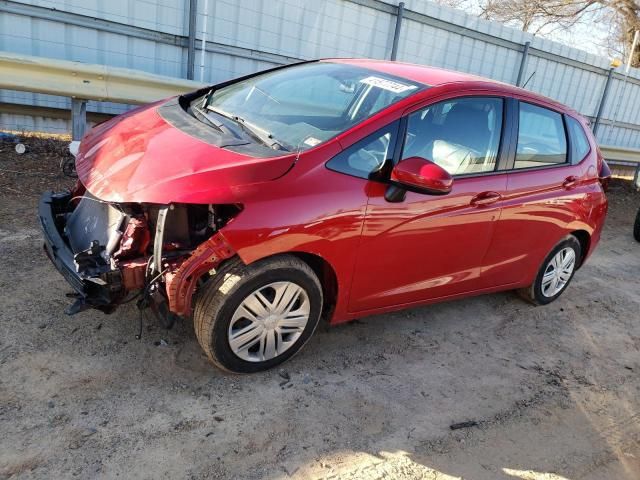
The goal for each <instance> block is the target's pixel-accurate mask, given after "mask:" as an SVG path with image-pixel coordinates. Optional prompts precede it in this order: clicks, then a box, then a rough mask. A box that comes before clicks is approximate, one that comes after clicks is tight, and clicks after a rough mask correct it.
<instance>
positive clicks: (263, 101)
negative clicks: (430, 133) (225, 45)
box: [192, 62, 425, 151]
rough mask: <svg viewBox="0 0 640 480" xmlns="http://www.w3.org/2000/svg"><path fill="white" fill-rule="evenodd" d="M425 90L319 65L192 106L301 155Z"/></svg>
mask: <svg viewBox="0 0 640 480" xmlns="http://www.w3.org/2000/svg"><path fill="white" fill-rule="evenodd" d="M424 87H425V86H424V85H422V84H419V83H415V82H411V81H409V80H406V79H403V78H397V77H394V76H391V75H386V74H384V73H380V72H377V71H374V70H368V69H366V68H361V67H355V66H353V65H346V64H340V63H328V62H314V63H306V64H302V65H298V66H294V67H290V68H284V69H280V70H276V71H273V72H267V73H264V74H262V75H258V76H255V77H252V78H249V79H247V80H242V81H240V82H236V83H233V84H231V85H228V86H226V87H222V88H220V89H217V90H211V91H210V92H209V93H207V94H206V95H205V96H204V97H200V98H199V99H196V100H195V101H194V102H193V104H192V105H193V106H195V107H197V108H198V109H200V110H202V111H203V112H206V113H207V117H208V118H209V119H211V118H212V117H215V118H216V120H218V121H220V122H224V121H227V122H229V121H232V122H234V123H236V124H238V125H239V126H240V127H242V129H243V130H245V131H246V133H247V134H248V136H250V137H253V138H254V139H255V140H256V141H259V142H261V143H264V144H265V145H268V146H270V147H271V148H274V149H278V150H288V151H301V150H306V149H308V148H311V147H314V146H316V145H318V144H320V143H322V142H324V141H326V140H328V139H329V138H332V137H334V136H336V135H337V134H339V133H341V132H344V131H345V130H347V129H348V128H350V127H352V126H353V125H355V124H357V123H359V122H361V121H362V120H364V119H366V118H367V117H370V116H371V115H373V114H374V113H376V112H378V111H380V110H382V109H383V108H385V107H387V106H389V105H391V104H392V103H394V102H397V101H398V100H400V99H402V98H405V97H407V96H409V95H411V94H413V93H415V92H416V91H418V90H420V89H423V88H424Z"/></svg>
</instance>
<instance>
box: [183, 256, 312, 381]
mask: <svg viewBox="0 0 640 480" xmlns="http://www.w3.org/2000/svg"><path fill="white" fill-rule="evenodd" d="M322 300H323V299H322V288H321V286H320V282H319V280H318V277H317V276H316V275H315V273H314V272H313V270H312V269H311V267H309V265H307V264H306V263H305V262H303V261H302V260H300V259H299V258H297V257H295V256H293V255H280V256H278V257H273V258H269V259H265V260H260V261H258V262H255V263H252V264H250V265H244V264H243V263H242V262H241V261H240V260H238V259H234V260H231V261H230V262H228V263H227V264H225V265H223V266H222V268H221V269H220V270H219V271H217V272H216V273H215V274H214V276H213V277H212V278H211V279H210V280H209V281H208V282H207V284H206V285H205V286H204V288H203V291H202V292H201V294H200V295H198V298H197V299H196V305H195V310H194V327H195V331H196V336H197V338H198V342H199V343H200V345H201V346H202V348H203V349H204V351H205V353H206V354H207V356H208V357H209V359H210V360H211V361H212V362H213V363H214V364H215V365H216V366H218V367H220V368H222V369H224V370H227V371H230V372H234V373H252V372H258V371H262V370H266V369H269V368H272V367H275V366H276V365H279V364H280V363H282V362H284V361H285V360H288V359H289V358H291V357H292V356H293V355H295V354H296V353H297V352H298V351H299V350H300V349H301V348H302V347H303V346H304V344H305V343H306V342H307V340H308V339H309V337H311V335H312V334H313V331H314V330H315V328H316V326H317V325H318V321H319V320H320V313H321V312H322Z"/></svg>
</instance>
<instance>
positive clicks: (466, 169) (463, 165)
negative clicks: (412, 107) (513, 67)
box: [402, 97, 503, 175]
mask: <svg viewBox="0 0 640 480" xmlns="http://www.w3.org/2000/svg"><path fill="white" fill-rule="evenodd" d="M502 111H503V100H502V98H495V97H462V98H455V99H451V100H446V101H444V102H439V103H435V104H433V105H429V106H428V107H426V108H424V109H422V110H418V111H417V112H415V113H412V114H411V115H410V116H409V122H408V124H407V135H406V138H405V143H404V151H403V154H402V158H403V159H405V158H409V157H422V158H425V159H427V160H430V161H432V162H434V163H436V164H438V165H440V166H441V167H442V168H444V169H445V170H446V171H447V172H449V173H450V174H451V175H466V174H473V173H483V172H491V171H494V170H495V168H496V161H497V158H498V150H499V147H500V137H501V133H502Z"/></svg>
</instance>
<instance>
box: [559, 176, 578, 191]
mask: <svg viewBox="0 0 640 480" xmlns="http://www.w3.org/2000/svg"><path fill="white" fill-rule="evenodd" d="M576 185H578V177H575V176H573V175H571V176H569V177H567V178H565V179H564V182H562V186H563V187H564V188H566V189H567V190H569V189H571V188H574V187H575V186H576Z"/></svg>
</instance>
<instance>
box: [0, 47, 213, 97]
mask: <svg viewBox="0 0 640 480" xmlns="http://www.w3.org/2000/svg"><path fill="white" fill-rule="evenodd" d="M200 87H202V84H201V83H198V82H194V81H191V80H184V79H180V78H171V77H165V76H161V75H153V74H150V73H144V72H141V71H139V70H131V69H129V68H117V67H109V66H106V65H94V64H89V63H80V62H70V61H68V60H54V59H51V58H43V57H32V56H29V55H18V54H15V53H9V52H0V88H6V89H9V90H21V91H27V92H35V93H48V94H51V95H61V96H65V97H73V98H81V99H84V100H99V101H109V102H116V103H131V104H142V103H149V102H152V101H155V100H159V99H161V98H166V97H170V96H172V95H176V94H179V93H185V92H189V91H192V90H196V89H198V88H200Z"/></svg>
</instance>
